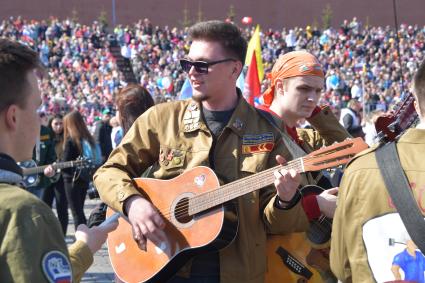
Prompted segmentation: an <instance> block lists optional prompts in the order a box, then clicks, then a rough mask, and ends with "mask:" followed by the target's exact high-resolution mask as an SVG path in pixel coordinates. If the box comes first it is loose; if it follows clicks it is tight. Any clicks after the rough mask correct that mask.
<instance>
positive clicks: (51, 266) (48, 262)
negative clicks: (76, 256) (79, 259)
mask: <svg viewBox="0 0 425 283" xmlns="http://www.w3.org/2000/svg"><path fill="white" fill-rule="evenodd" d="M41 266H42V268H43V273H44V276H46V278H47V280H48V281H49V282H50V283H70V282H72V272H71V264H70V262H69V259H68V258H67V257H66V256H65V255H64V254H63V253H62V252H60V251H50V252H48V253H46V254H45V255H44V256H43V259H42V261H41Z"/></svg>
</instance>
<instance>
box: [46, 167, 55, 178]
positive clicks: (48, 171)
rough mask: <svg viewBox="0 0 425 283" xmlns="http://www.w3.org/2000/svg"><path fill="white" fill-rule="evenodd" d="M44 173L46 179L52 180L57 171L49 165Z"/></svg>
mask: <svg viewBox="0 0 425 283" xmlns="http://www.w3.org/2000/svg"><path fill="white" fill-rule="evenodd" d="M43 173H44V175H45V176H46V177H48V178H51V177H53V176H55V174H56V171H55V169H54V168H53V166H52V165H49V166H47V167H46V168H44V171H43Z"/></svg>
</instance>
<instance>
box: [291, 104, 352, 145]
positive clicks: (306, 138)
mask: <svg viewBox="0 0 425 283" xmlns="http://www.w3.org/2000/svg"><path fill="white" fill-rule="evenodd" d="M307 121H308V122H309V123H310V125H311V126H312V127H313V129H301V128H297V133H298V136H299V137H300V139H301V140H302V141H303V142H304V144H303V146H302V148H303V149H304V151H305V152H307V153H310V152H312V151H314V150H317V149H319V148H321V147H323V146H328V145H331V144H333V143H334V142H342V141H344V140H345V139H347V138H351V136H350V134H349V133H348V132H347V130H346V129H345V128H344V127H343V126H342V125H341V124H340V123H339V122H338V120H337V118H336V117H335V115H334V114H333V113H332V111H331V109H330V108H329V106H325V107H323V108H322V110H321V111H320V112H319V113H317V114H316V115H314V116H313V117H311V118H309V119H307Z"/></svg>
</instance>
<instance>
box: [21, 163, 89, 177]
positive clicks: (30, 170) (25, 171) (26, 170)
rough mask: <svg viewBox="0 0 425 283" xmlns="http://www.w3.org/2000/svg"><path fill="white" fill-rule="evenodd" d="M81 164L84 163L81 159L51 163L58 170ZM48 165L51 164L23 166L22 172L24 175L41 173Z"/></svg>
mask: <svg viewBox="0 0 425 283" xmlns="http://www.w3.org/2000/svg"><path fill="white" fill-rule="evenodd" d="M81 164H82V161H81V160H74V161H66V162H59V163H55V164H50V165H52V167H53V170H55V171H56V170H58V169H65V168H70V167H76V166H80V165H81ZM48 166H49V165H43V166H37V167H32V168H23V169H22V172H23V174H24V176H27V175H34V174H41V173H43V172H44V169H46V168H47V167H48Z"/></svg>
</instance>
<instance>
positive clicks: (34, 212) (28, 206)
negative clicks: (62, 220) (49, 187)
mask: <svg viewBox="0 0 425 283" xmlns="http://www.w3.org/2000/svg"><path fill="white" fill-rule="evenodd" d="M92 262H93V255H92V253H91V251H90V249H89V248H88V246H87V245H86V244H84V243H83V242H76V243H75V244H73V245H72V246H71V247H70V248H69V252H68V249H67V247H66V243H65V240H64V237H63V233H62V229H61V228H60V225H59V221H58V220H57V218H56V216H55V215H54V214H53V212H52V210H51V208H50V207H48V206H47V205H46V204H44V203H43V202H41V201H40V200H39V199H37V198H36V197H35V196H34V195H32V194H30V193H29V192H26V191H24V190H23V189H21V188H19V187H17V186H13V185H10V184H6V183H0V282H2V283H3V282H4V283H7V282H37V283H38V282H40V283H41V282H59V280H63V281H62V282H71V279H72V282H79V281H80V279H81V277H82V276H83V274H84V272H85V271H86V270H87V269H88V268H89V266H90V265H91V264H92Z"/></svg>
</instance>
